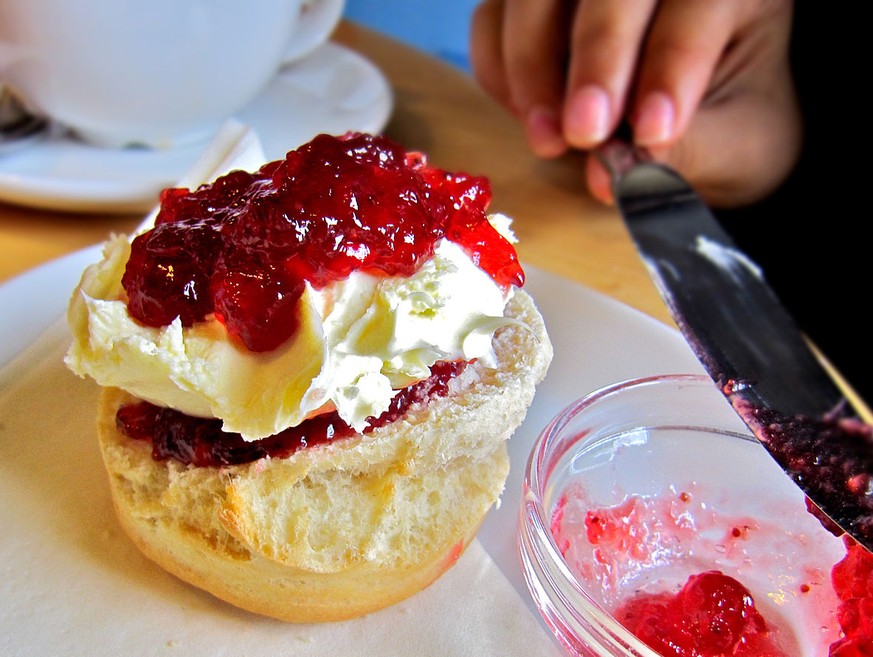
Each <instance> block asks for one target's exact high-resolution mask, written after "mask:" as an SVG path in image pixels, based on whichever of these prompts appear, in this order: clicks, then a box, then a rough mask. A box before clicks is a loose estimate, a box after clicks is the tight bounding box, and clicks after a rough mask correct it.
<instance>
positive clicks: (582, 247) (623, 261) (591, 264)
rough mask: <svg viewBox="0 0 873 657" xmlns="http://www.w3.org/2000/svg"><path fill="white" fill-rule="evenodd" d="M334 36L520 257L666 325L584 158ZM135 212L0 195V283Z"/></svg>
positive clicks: (421, 64) (357, 38)
mask: <svg viewBox="0 0 873 657" xmlns="http://www.w3.org/2000/svg"><path fill="white" fill-rule="evenodd" d="M335 40H336V41H337V42H338V43H341V44H344V45H346V46H348V47H350V48H352V49H354V50H355V51H357V52H359V53H361V54H363V55H364V56H365V57H367V58H369V59H370V60H371V61H372V62H373V63H375V64H376V65H377V66H378V67H379V68H380V69H381V70H382V71H383V72H384V73H385V75H386V76H387V77H388V79H389V81H390V83H391V85H392V87H393V90H394V94H395V109H394V113H393V116H392V118H391V120H390V123H389V125H388V126H387V128H386V130H385V132H386V134H387V135H389V136H390V137H392V138H394V139H395V140H397V141H398V142H400V143H401V144H403V145H404V146H406V147H407V148H411V149H416V150H421V151H424V152H425V153H427V154H428V156H429V158H430V161H431V162H432V163H433V164H435V165H437V166H441V167H444V168H446V169H450V170H457V171H466V172H468V173H473V174H477V175H485V176H487V177H489V178H490V179H491V182H492V185H493V192H494V198H493V201H492V205H491V208H492V209H493V210H495V211H500V212H503V213H504V214H507V215H509V216H511V217H512V218H513V220H514V223H513V229H514V231H515V232H516V234H517V236H518V238H519V240H520V243H519V245H518V250H519V254H520V256H521V259H522V262H524V263H527V264H530V265H534V266H536V267H539V268H541V269H544V270H547V271H550V272H553V273H556V274H560V275H562V276H565V277H567V278H570V279H573V280H575V281H578V282H579V283H582V284H584V285H587V286H589V287H591V288H594V289H596V290H599V291H600V292H603V293H605V294H607V295H609V296H611V297H613V298H615V299H617V300H619V301H621V302H623V303H626V304H628V305H630V306H632V307H634V308H637V309H639V310H641V311H643V312H644V313H646V314H648V315H650V316H652V317H655V318H657V319H659V320H661V321H664V322H666V323H669V324H672V321H671V320H670V318H669V315H668V313H667V311H666V309H665V307H664V305H663V304H662V302H661V300H660V298H659V296H658V294H657V291H656V290H655V287H654V285H653V284H652V282H651V281H650V279H649V277H648V274H647V273H646V270H645V268H644V267H643V265H642V262H641V261H640V259H639V258H638V256H637V254H636V252H635V250H634V247H633V245H632V243H631V241H630V238H629V236H628V235H627V233H626V231H625V229H624V225H623V223H622V221H621V219H620V218H619V217H618V215H617V214H616V213H615V211H614V210H612V209H610V208H605V207H603V206H601V205H599V204H597V203H595V202H594V201H593V200H592V199H591V198H590V197H589V196H588V195H587V193H586V192H585V188H584V182H583V168H582V164H583V161H582V158H581V157H574V156H568V157H566V158H564V159H561V160H557V161H548V162H547V161H542V160H539V159H537V158H535V157H534V156H533V155H531V153H530V152H529V150H528V148H527V145H526V143H525V141H524V135H523V133H522V131H521V128H520V126H519V125H518V124H517V123H516V121H515V120H514V119H513V118H512V117H511V116H509V114H508V113H506V112H505V111H504V110H503V109H502V108H501V107H500V106H498V105H497V104H496V103H494V102H492V101H491V99H490V98H488V97H487V96H486V95H485V94H484V93H483V92H482V91H481V90H480V89H479V87H478V86H477V85H476V83H475V82H474V81H473V80H472V79H471V78H469V76H467V75H466V74H465V73H464V72H462V71H460V70H458V69H456V68H454V67H452V66H450V65H448V64H444V63H443V62H441V61H439V60H437V59H435V58H433V57H431V56H429V55H427V54H424V53H422V52H419V51H417V50H414V49H412V48H410V47H408V46H406V45H404V44H401V43H399V42H397V41H395V40H393V39H389V38H386V37H384V36H382V35H380V34H377V33H375V32H372V31H370V30H367V29H364V28H361V27H358V26H356V25H353V24H349V23H344V24H342V25H341V26H340V27H339V29H338V30H337V33H336V35H335ZM141 218H142V217H141V216H139V215H136V216H133V215H91V214H73V213H63V212H52V211H43V210H34V209H29V208H24V207H17V206H13V205H8V204H7V205H4V204H2V203H0V253H2V254H3V257H2V258H0V283H2V282H3V281H5V280H7V279H9V278H11V277H13V276H15V275H17V274H20V273H22V272H24V271H26V270H28V269H30V268H32V267H35V266H38V265H40V264H42V263H44V262H47V261H49V260H51V259H53V258H56V257H59V256H63V255H65V254H67V253H70V252H72V251H75V250H77V249H79V248H82V247H85V246H89V245H91V244H95V243H97V242H100V241H102V240H104V239H105V238H106V237H107V236H108V235H109V234H110V233H111V232H113V231H115V232H127V231H130V230H131V229H132V228H133V227H134V226H136V225H137V224H138V223H139V221H140V220H141Z"/></svg>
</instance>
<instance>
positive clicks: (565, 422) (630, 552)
mask: <svg viewBox="0 0 873 657" xmlns="http://www.w3.org/2000/svg"><path fill="white" fill-rule="evenodd" d="M589 512H590V513H589ZM604 519H606V520H604ZM610 519H611V520H610ZM598 522H601V523H602V522H605V523H607V524H606V525H598V524H597V523H598ZM610 523H611V524H610ZM603 526H608V527H612V528H613V529H610V530H609V531H608V532H607V534H603V533H602V532H601V531H600V529H598V528H599V527H600V528H602V527H603ZM616 528H617V529H616ZM592 531H593V532H594V533H593V534H592V533H591V532H592ZM598 532H600V533H598ZM589 539H592V540H593V541H594V542H593V543H592V542H591V540H589ZM518 548H519V554H520V557H521V563H522V569H523V571H524V576H525V580H526V582H527V585H528V588H529V589H530V592H531V595H532V596H533V599H534V602H535V603H536V605H537V607H538V608H539V610H540V612H541V614H542V616H543V618H544V620H545V621H546V624H547V625H548V626H549V627H550V629H551V630H552V631H553V633H554V634H555V636H556V637H557V639H558V641H559V642H560V643H561V645H563V646H564V648H565V649H566V650H567V652H568V653H569V654H571V655H582V656H584V657H591V656H610V657H612V656H618V657H621V656H625V655H636V656H641V657H658V653H657V652H655V651H654V650H652V649H651V648H649V647H648V646H647V645H646V644H644V643H643V642H642V641H640V640H639V639H638V638H636V637H635V636H634V635H633V634H632V633H631V632H630V631H628V630H627V629H626V628H625V627H624V626H623V625H622V624H621V623H620V622H618V621H617V620H616V617H615V616H614V615H613V612H615V611H616V609H617V608H618V607H619V606H620V605H621V604H622V603H623V602H626V601H627V600H628V599H629V598H632V597H634V596H637V595H639V594H658V593H662V592H675V591H677V590H678V589H679V588H680V587H681V585H682V584H683V583H684V581H685V580H686V579H687V578H688V577H689V576H690V575H693V574H696V573H700V572H704V571H708V570H719V571H721V572H723V573H724V574H726V575H729V576H730V577H733V578H735V579H736V580H738V581H739V582H740V583H741V584H743V586H745V587H746V588H747V589H748V590H749V591H750V592H751V594H752V596H753V598H754V600H755V604H756V607H757V609H758V610H759V611H760V612H761V614H762V615H763V616H764V618H765V619H766V621H767V624H768V628H769V629H770V630H771V631H772V634H771V636H772V637H774V639H775V640H776V643H777V644H778V646H779V648H780V649H781V650H783V651H784V652H785V654H786V655H792V656H795V655H796V656H797V657H814V656H817V655H822V654H827V647H828V646H829V645H830V644H831V643H832V642H833V641H835V640H837V639H838V637H839V634H838V623H837V621H836V619H835V609H836V606H837V603H838V601H837V598H836V594H835V593H834V592H833V589H832V586H831V584H830V572H831V568H832V567H833V565H834V564H836V563H837V562H838V561H840V559H842V558H843V556H845V548H844V546H843V544H842V541H841V540H840V539H838V538H836V537H834V536H833V535H831V534H830V533H829V532H827V531H826V530H825V529H824V528H823V527H822V526H821V524H820V523H819V522H818V521H817V520H816V519H815V518H814V517H813V516H812V515H811V514H810V513H808V512H807V510H806V506H805V498H804V496H803V494H802V493H801V492H800V490H799V489H797V488H796V487H795V486H794V484H793V483H792V482H791V481H790V479H789V478H788V477H787V476H786V475H785V474H784V473H783V472H782V470H781V469H780V468H779V467H778V465H776V463H775V462H774V461H773V460H772V459H771V458H770V457H769V455H768V454H767V453H766V451H764V449H763V447H761V445H760V444H759V443H758V442H757V441H756V440H755V439H754V437H753V436H752V435H751V433H750V432H749V430H748V429H747V428H746V427H745V425H744V424H743V423H742V422H741V421H740V420H739V418H738V417H737V416H736V414H735V413H734V412H733V411H732V409H731V408H730V406H729V405H728V403H727V402H726V400H725V399H724V398H723V397H722V395H721V394H719V392H718V391H717V390H716V388H715V386H714V384H713V383H712V381H711V380H710V379H708V378H706V377H702V376H696V375H676V376H660V377H651V378H643V379H635V380H632V381H626V382H621V383H618V384H615V385H612V386H609V387H607V388H603V389H601V390H598V391H596V392H594V393H592V394H590V395H588V396H586V397H585V398H583V399H580V400H578V401H576V402H574V403H573V404H571V405H570V406H568V407H567V408H566V409H564V410H563V411H561V412H560V413H559V414H558V415H557V416H556V417H555V418H554V419H553V420H552V421H551V423H550V424H549V425H548V426H546V427H545V429H544V430H543V431H542V433H541V434H540V435H539V437H538V439H537V441H536V443H535V445H534V448H533V450H532V452H531V456H530V459H529V462H528V466H527V469H526V472H525V478H524V488H523V499H522V504H521V512H520V524H519V536H518Z"/></svg>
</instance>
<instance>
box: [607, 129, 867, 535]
mask: <svg viewBox="0 0 873 657" xmlns="http://www.w3.org/2000/svg"><path fill="white" fill-rule="evenodd" d="M597 155H598V157H599V158H600V160H601V162H603V164H604V165H605V166H606V168H607V169H608V170H609V172H610V174H611V176H612V182H613V194H614V197H615V201H616V205H617V207H618V209H619V211H620V212H621V214H622V216H623V218H624V221H625V224H626V225H627V228H628V230H629V231H630V233H631V236H632V237H633V240H634V242H635V244H636V247H637V250H638V251H639V253H640V255H641V257H642V259H643V261H644V263H645V264H646V267H647V268H648V270H649V273H650V275H651V276H652V279H653V280H654V282H655V284H656V286H657V288H658V291H659V293H660V294H661V297H662V298H663V300H664V302H665V303H666V305H667V307H668V308H669V310H670V313H671V315H672V316H673V319H674V320H675V321H676V324H677V326H678V327H679V330H680V331H681V332H682V334H683V335H684V337H685V339H686V341H687V342H688V344H689V346H690V347H691V349H692V350H693V351H694V353H695V354H696V356H697V358H698V359H699V360H700V362H701V363H702V365H703V367H704V369H706V371H707V372H708V373H709V375H710V377H711V378H712V379H713V381H714V382H715V384H716V386H717V387H718V389H719V390H720V391H721V392H722V393H723V394H724V395H725V396H726V397H727V399H728V401H729V402H730V403H731V405H732V406H733V408H734V410H735V411H736V412H737V413H738V414H739V416H740V417H741V418H742V419H743V421H744V422H745V423H746V424H747V425H748V426H749V428H750V429H751V430H752V432H753V433H754V435H755V436H756V438H758V440H759V441H760V442H761V444H762V445H763V446H764V447H765V448H766V449H767V451H768V452H769V453H770V455H771V456H772V457H773V458H774V459H775V460H776V461H777V462H778V463H779V465H781V466H782V469H783V470H784V471H785V472H786V473H787V474H788V476H789V477H791V479H792V480H794V482H795V483H796V484H797V485H798V486H799V487H800V488H801V489H802V490H803V492H804V493H805V494H806V496H807V498H808V499H809V500H810V501H811V502H812V503H813V504H814V506H811V507H810V510H812V511H813V512H814V513H816V515H818V517H819V518H820V519H822V520H823V522H825V524H826V525H827V526H829V528H830V529H831V530H832V531H834V532H835V533H840V532H839V531H838V530H837V527H838V528H839V529H841V530H842V531H845V532H847V533H848V534H850V535H851V536H852V537H853V538H855V539H856V540H857V541H858V542H859V543H861V544H862V545H864V546H865V547H866V548H867V549H868V550H871V551H873V429H871V427H870V426H869V425H867V424H865V423H863V422H862V421H861V420H860V419H859V417H858V413H857V412H856V411H855V409H854V408H853V407H852V405H851V404H850V403H849V401H848V399H847V398H846V396H845V395H844V394H843V392H842V390H841V389H840V387H838V386H837V384H836V383H835V382H834V380H833V378H832V377H831V375H830V374H829V372H828V370H827V369H826V368H825V367H824V366H823V364H822V363H821V361H820V360H819V358H818V357H817V355H816V354H815V352H814V351H813V350H812V348H811V347H810V345H809V342H808V341H807V339H806V338H805V337H804V335H803V333H802V332H801V330H800V328H799V327H798V326H797V324H796V322H795V320H794V319H793V318H792V317H791V315H790V314H789V313H788V312H787V311H786V310H785V308H784V307H783V306H782V304H781V302H780V301H779V299H778V298H777V296H776V294H775V293H774V292H773V290H772V289H771V288H770V287H769V286H768V285H767V283H766V281H765V279H764V276H763V273H762V271H761V269H760V268H759V267H758V266H757V265H756V264H755V263H754V262H753V261H752V260H751V259H750V258H749V257H748V256H746V255H745V254H744V253H742V252H741V251H740V250H739V249H738V248H737V247H736V245H735V244H734V242H733V240H732V239H731V238H730V236H729V235H728V234H727V233H726V232H725V230H724V229H723V228H722V227H721V225H720V224H719V223H718V220H717V219H716V218H715V216H714V215H713V214H712V212H711V211H710V209H709V208H708V207H707V206H706V204H705V203H704V202H703V201H702V200H701V199H700V197H699V196H698V195H697V193H696V192H695V191H694V190H693V189H692V188H691V186H690V185H689V184H688V183H687V182H686V181H685V180H684V179H683V178H682V177H681V176H680V175H679V174H678V173H677V172H676V171H674V170H672V169H671V168H669V167H667V166H665V165H663V164H660V163H657V162H655V161H653V160H652V158H651V157H650V156H649V155H648V153H647V152H646V151H644V150H642V149H639V148H637V147H634V146H631V145H629V144H628V143H627V142H625V141H621V140H615V141H611V142H609V143H607V144H606V145H604V146H603V147H601V149H600V150H599V151H598V152H597ZM726 465H728V464H726ZM822 513H823V514H824V516H826V518H822ZM828 519H829V521H828ZM831 523H833V524H835V525H836V526H837V527H834V526H833V524H831Z"/></svg>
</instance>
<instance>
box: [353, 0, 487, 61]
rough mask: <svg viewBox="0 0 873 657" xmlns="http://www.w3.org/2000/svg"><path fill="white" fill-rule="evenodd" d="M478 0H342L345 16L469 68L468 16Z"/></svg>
mask: <svg viewBox="0 0 873 657" xmlns="http://www.w3.org/2000/svg"><path fill="white" fill-rule="evenodd" d="M477 4H478V0H432V1H430V2H423V1H421V0H346V9H345V14H344V15H345V17H346V18H348V19H349V20H352V21H355V22H356V23H359V24H361V25H364V26H366V27H369V28H372V29H374V30H377V31H379V32H383V33H385V34H387V35H389V36H391V37H393V38H395V39H398V40H400V41H403V42H405V43H408V44H410V45H413V46H415V47H417V48H420V49H422V50H424V51H426V52H429V53H431V54H434V55H437V56H438V57H440V58H442V59H444V60H445V61H447V62H449V63H451V64H454V65H455V66H457V67H459V68H461V69H463V70H465V71H469V56H468V52H469V44H468V42H469V37H470V16H471V14H472V12H473V8H474V7H475V6H476V5H477Z"/></svg>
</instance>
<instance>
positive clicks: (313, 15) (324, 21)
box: [283, 0, 345, 63]
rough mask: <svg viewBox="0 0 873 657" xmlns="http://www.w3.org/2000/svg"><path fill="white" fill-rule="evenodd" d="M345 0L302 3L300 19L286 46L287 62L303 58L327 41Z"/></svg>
mask: <svg viewBox="0 0 873 657" xmlns="http://www.w3.org/2000/svg"><path fill="white" fill-rule="evenodd" d="M344 8H345V0H304V2H302V3H300V11H301V14H300V19H299V20H298V21H297V24H296V25H295V26H294V31H293V32H292V33H291V37H290V38H289V40H288V46H287V47H286V48H285V54H284V58H283V61H284V62H285V63H288V62H294V61H297V60H298V59H302V58H303V57H305V56H306V55H308V54H309V53H311V52H312V51H313V50H315V49H316V48H317V47H318V46H320V45H321V44H322V43H324V42H325V41H327V39H328V37H329V36H330V34H331V32H333V30H334V28H335V27H336V26H337V23H339V21H340V18H341V17H342V13H343V9H344Z"/></svg>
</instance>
